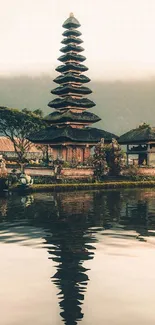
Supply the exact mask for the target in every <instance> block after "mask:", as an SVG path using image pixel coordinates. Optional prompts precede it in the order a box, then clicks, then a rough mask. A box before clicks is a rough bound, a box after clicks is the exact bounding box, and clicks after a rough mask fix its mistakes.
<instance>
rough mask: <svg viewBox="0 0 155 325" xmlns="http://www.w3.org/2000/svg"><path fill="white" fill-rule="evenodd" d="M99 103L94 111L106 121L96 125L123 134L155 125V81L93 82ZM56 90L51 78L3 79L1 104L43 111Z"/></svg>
mask: <svg viewBox="0 0 155 325" xmlns="http://www.w3.org/2000/svg"><path fill="white" fill-rule="evenodd" d="M89 86H90V87H91V89H92V90H93V94H92V95H91V96H90V97H92V98H93V100H94V101H95V102H96V107H95V108H94V109H92V110H91V111H92V112H94V113H96V114H97V115H99V116H100V117H101V118H102V121H101V122H99V123H97V124H96V126H97V127H100V128H103V129H105V130H108V131H111V132H114V133H116V134H118V135H119V134H122V133H124V132H126V131H127V130H129V129H131V128H134V127H136V126H138V125H139V124H140V123H142V122H144V121H145V122H147V123H150V124H151V125H154V126H155V114H154V113H155V80H154V79H153V80H150V81H134V82H129V81H128V82H121V81H116V82H105V81H104V82H91V83H90V85H89ZM54 87H55V84H54V83H53V81H52V77H50V76H46V75H43V76H40V77H32V78H31V77H26V76H21V77H12V78H11V77H10V78H2V77H1V78H0V105H1V106H3V105H4V106H9V107H17V108H20V109H21V108H25V107H27V108H30V109H32V110H33V109H36V108H41V109H43V111H44V113H45V115H46V114H48V113H49V112H51V109H50V108H49V107H48V106H47V104H48V102H49V101H50V100H52V98H54V96H53V95H52V94H50V90H51V89H53V88H54Z"/></svg>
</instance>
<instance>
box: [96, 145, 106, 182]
mask: <svg viewBox="0 0 155 325" xmlns="http://www.w3.org/2000/svg"><path fill="white" fill-rule="evenodd" d="M106 150H107V146H105V144H104V139H101V142H99V143H98V144H97V145H96V146H95V149H94V156H93V165H94V176H95V177H96V179H97V180H100V179H101V178H102V177H103V176H104V175H105V174H107V172H108V166H107V159H106Z"/></svg>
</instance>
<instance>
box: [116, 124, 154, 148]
mask: <svg viewBox="0 0 155 325" xmlns="http://www.w3.org/2000/svg"><path fill="white" fill-rule="evenodd" d="M154 141H155V127H151V126H150V125H147V124H145V123H144V124H142V125H140V126H139V127H138V128H136V129H133V130H130V131H129V132H127V133H124V134H123V135H121V136H120V138H119V143H120V144H138V143H146V142H154Z"/></svg>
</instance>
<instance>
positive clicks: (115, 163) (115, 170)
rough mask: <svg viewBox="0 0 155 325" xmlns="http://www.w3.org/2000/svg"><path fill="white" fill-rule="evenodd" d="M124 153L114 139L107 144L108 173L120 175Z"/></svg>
mask: <svg viewBox="0 0 155 325" xmlns="http://www.w3.org/2000/svg"><path fill="white" fill-rule="evenodd" d="M123 158H124V154H123V151H122V149H121V146H120V145H119V144H118V142H117V140H116V139H112V142H111V143H110V145H109V152H108V155H107V160H108V166H109V174H110V175H112V176H118V175H120V172H121V170H122V168H123V166H124V159H123Z"/></svg>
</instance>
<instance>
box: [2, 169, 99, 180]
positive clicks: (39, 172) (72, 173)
mask: <svg viewBox="0 0 155 325" xmlns="http://www.w3.org/2000/svg"><path fill="white" fill-rule="evenodd" d="M11 170H12V168H7V171H8V173H11ZM17 172H19V173H20V169H17ZM25 173H26V174H28V175H30V176H54V171H53V169H52V168H44V167H42V168H41V167H32V168H25ZM91 176H93V169H92V168H63V169H62V171H61V175H60V177H63V178H85V177H86V178H87V177H91Z"/></svg>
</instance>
